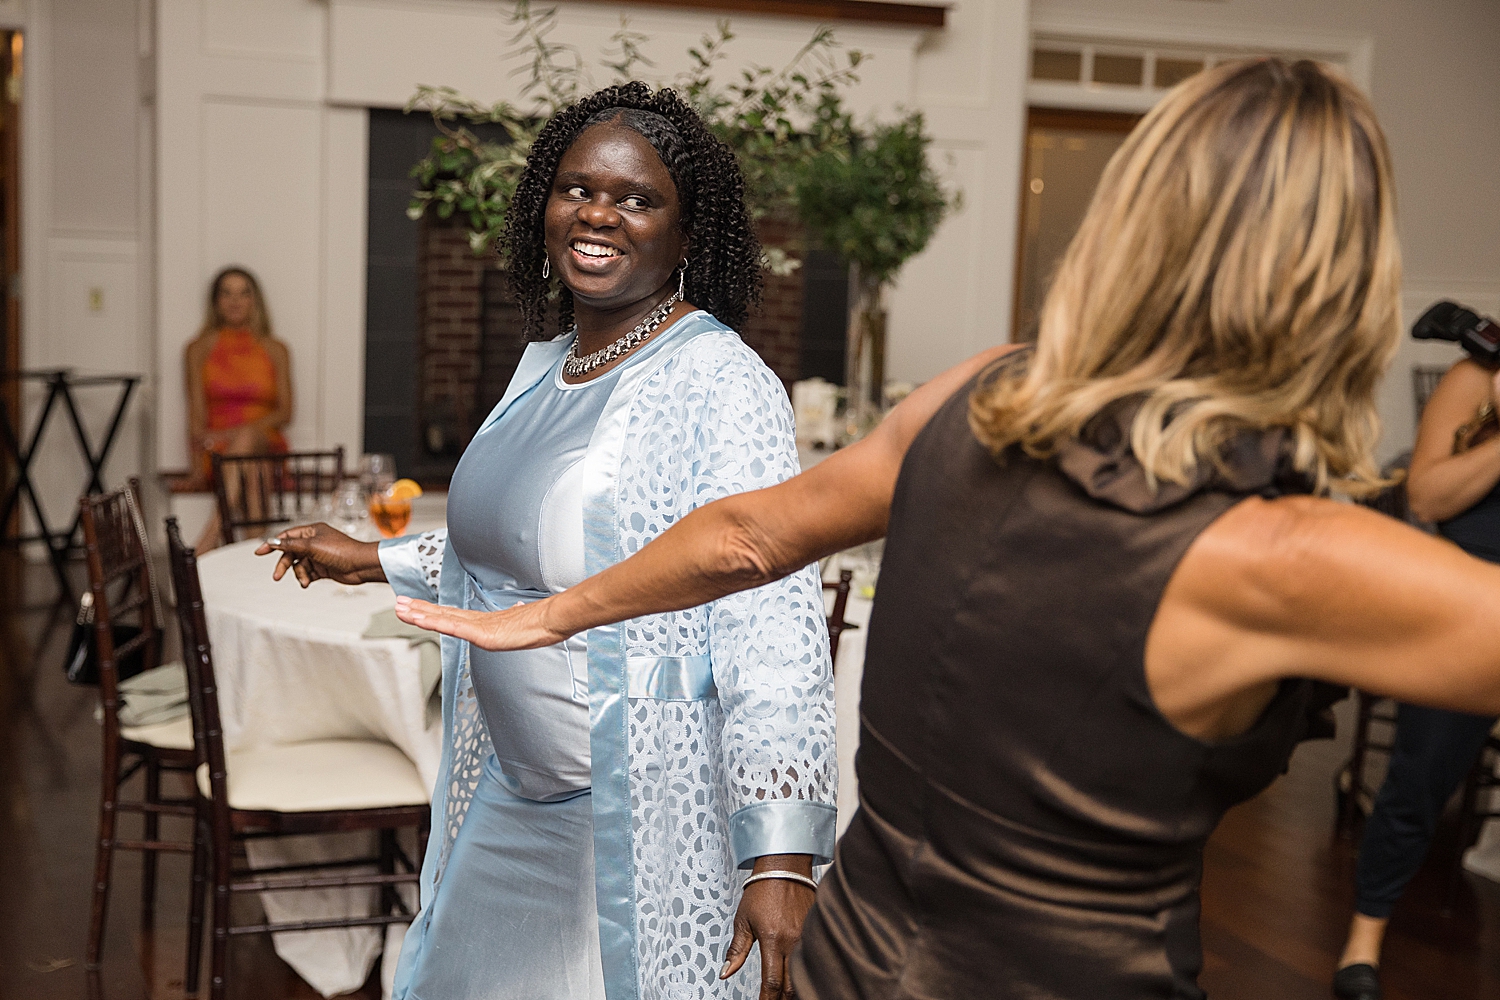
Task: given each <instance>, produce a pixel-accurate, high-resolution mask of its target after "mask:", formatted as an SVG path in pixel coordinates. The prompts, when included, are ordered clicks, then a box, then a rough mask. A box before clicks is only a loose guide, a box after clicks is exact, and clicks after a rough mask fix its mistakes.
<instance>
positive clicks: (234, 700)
mask: <svg viewBox="0 0 1500 1000" xmlns="http://www.w3.org/2000/svg"><path fill="white" fill-rule="evenodd" d="M259 544H260V543H259V542H254V541H250V542H240V543H238V544H236V545H228V546H225V547H224V548H221V549H215V550H213V551H212V552H208V553H205V554H204V556H203V557H202V558H201V559H199V560H198V572H199V575H200V577H201V578H202V581H203V605H204V614H205V617H206V618H207V619H208V635H209V641H210V642H211V643H212V644H213V657H214V672H215V674H216V675H217V680H218V685H219V708H220V711H221V712H222V714H223V723H224V743H225V746H226V747H227V748H229V749H248V748H250V747H255V746H265V745H267V744H277V743H300V742H304V741H307V740H330V739H359V740H384V741H386V742H388V743H391V744H394V745H395V746H396V747H397V748H398V749H400V750H401V752H402V753H404V754H406V755H407V756H408V757H410V758H411V760H412V763H414V764H416V765H417V770H418V772H419V773H420V774H421V775H422V778H423V780H424V781H426V782H428V783H429V784H431V783H432V782H433V781H435V780H436V778H437V769H438V760H439V758H440V757H441V745H440V744H441V742H442V733H441V726H440V725H438V724H436V723H435V722H433V724H431V725H429V718H428V713H427V711H426V703H427V696H428V694H429V692H427V691H424V690H422V677H421V663H420V654H419V652H418V651H417V650H416V649H415V648H413V647H412V646H411V645H410V644H409V643H408V642H407V641H406V640H405V639H366V638H364V637H363V636H364V632H365V630H366V629H368V628H369V627H370V619H371V617H372V616H374V615H376V614H378V613H380V612H382V611H389V610H391V609H392V608H394V607H395V606H396V595H395V592H394V591H392V590H391V588H390V586H389V585H388V584H384V583H374V584H364V585H362V586H358V587H350V586H346V585H344V584H340V583H334V582H333V581H331V580H319V581H318V582H316V583H314V584H313V585H312V586H311V587H308V588H307V589H306V590H304V589H302V587H301V586H299V585H298V583H297V581H296V580H295V579H294V578H293V577H292V576H291V574H287V576H285V577H283V578H282V579H281V580H280V581H279V582H277V581H273V580H272V579H271V569H272V567H273V566H274V565H275V563H274V561H273V559H272V557H270V556H265V557H261V556H256V555H255V554H254V551H255V548H256V546H257V545H259Z"/></svg>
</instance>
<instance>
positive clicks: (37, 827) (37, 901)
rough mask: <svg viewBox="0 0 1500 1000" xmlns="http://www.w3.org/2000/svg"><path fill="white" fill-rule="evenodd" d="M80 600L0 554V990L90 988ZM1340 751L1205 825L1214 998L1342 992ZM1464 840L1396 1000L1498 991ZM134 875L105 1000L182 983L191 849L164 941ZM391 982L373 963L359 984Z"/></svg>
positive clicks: (1488, 997) (1437, 887)
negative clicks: (73, 680) (69, 671)
mask: <svg viewBox="0 0 1500 1000" xmlns="http://www.w3.org/2000/svg"><path fill="white" fill-rule="evenodd" d="M69 614H70V609H68V608H66V607H58V606H56V605H54V604H53V593H52V584H51V580H50V578H49V577H48V575H47V573H46V572H45V570H44V569H43V568H40V567H34V566H19V565H17V564H16V562H15V560H14V559H13V557H10V556H9V555H8V554H6V553H3V552H0V886H3V890H0V904H3V905H0V1000H64V998H66V1000H74V998H81V997H84V996H87V995H88V992H87V990H86V982H85V976H84V971H83V948H84V937H85V933H86V925H87V918H88V904H89V879H90V873H91V871H92V865H93V841H94V836H95V829H94V828H95V822H96V809H97V802H98V798H97V796H98V785H97V782H98V780H99V735H98V733H99V730H98V727H97V725H96V724H95V723H94V720H93V708H94V692H93V691H92V690H91V689H87V688H77V687H73V686H71V685H69V684H68V683H67V682H66V681H65V680H63V677H62V670H61V660H62V655H63V649H64V646H65V645H66V642H67V638H68V634H69V632H70V630H71V624H72V623H71V621H70V619H69ZM1343 755H1344V748H1343V746H1342V745H1335V744H1334V743H1332V742H1328V741H1324V742H1319V743H1308V744H1304V745H1303V747H1302V748H1301V749H1300V750H1299V751H1298V753H1297V755H1296V757H1295V758H1294V759H1293V761H1292V766H1291V768H1290V771H1289V773H1288V774H1287V775H1286V776H1285V777H1283V778H1282V779H1281V780H1279V781H1278V782H1277V783H1276V784H1275V785H1273V786H1272V787H1271V788H1270V789H1269V790H1268V791H1267V792H1266V793H1265V794H1263V795H1261V796H1260V797H1259V798H1257V799H1255V800H1254V801H1252V802H1248V803H1246V804H1245V805H1243V806H1241V807H1239V808H1237V809H1235V810H1234V811H1233V812H1231V813H1230V814H1229V816H1228V817H1226V819H1225V821H1224V823H1223V825H1222V826H1221V827H1220V828H1219V830H1218V832H1217V833H1215V835H1214V837H1213V839H1212V840H1211V841H1210V843H1209V847H1208V852H1207V855H1206V858H1205V874H1204V883H1203V943H1204V951H1205V965H1204V971H1203V976H1202V983H1203V985H1204V987H1205V988H1206V989H1207V991H1208V993H1209V996H1211V997H1212V998H1213V1000H1325V998H1327V997H1328V996H1329V992H1328V981H1329V977H1330V976H1331V975H1332V972H1333V963H1334V960H1335V958H1336V957H1337V954H1338V950H1339V948H1340V946H1341V945H1342V942H1343V933H1344V928H1345V925H1346V923H1347V921H1348V917H1349V909H1350V906H1351V905H1352V899H1353V887H1352V880H1353V871H1354V856H1355V845H1354V844H1353V843H1349V842H1345V841H1339V840H1335V839H1334V838H1333V836H1332V832H1331V831H1332V829H1333V797H1332V794H1331V787H1332V784H1331V781H1332V774H1333V772H1334V769H1335V767H1336V766H1337V763H1338V761H1340V760H1342V758H1343ZM122 822H124V823H130V822H133V820H132V819H131V818H128V817H127V818H125V819H124V820H123V821H122ZM1454 840H1455V838H1454V835H1453V830H1452V829H1449V828H1445V830H1444V832H1443V835H1442V836H1440V838H1439V841H1438V843H1437V844H1436V845H1435V847H1434V850H1433V853H1432V856H1431V858H1429V861H1428V864H1427V866H1426V867H1425V868H1424V870H1423V871H1422V873H1421V875H1420V876H1419V877H1418V878H1417V880H1416V882H1415V883H1414V884H1413V885H1412V887H1411V889H1410V890H1409V891H1408V893H1407V895H1406V898H1405V899H1403V900H1402V902H1401V905H1400V906H1399V907H1398V909H1397V911H1396V914H1395V917H1394V919H1393V921H1392V925H1391V932H1390V936H1389V938H1388V942H1387V947H1386V953H1385V963H1384V975H1385V982H1386V996H1387V997H1388V998H1389V1000H1493V998H1495V997H1500V885H1496V884H1495V883H1491V882H1488V881H1486V880H1483V879H1478V878H1474V877H1472V876H1467V875H1466V876H1465V877H1464V879H1463V883H1462V885H1461V886H1460V888H1459V891H1458V894H1457V902H1456V905H1455V907H1454V912H1453V913H1452V915H1451V916H1445V915H1444V914H1443V912H1442V908H1443V902H1444V899H1443V897H1444V887H1445V881H1444V880H1445V878H1446V874H1447V869H1448V866H1449V865H1451V863H1452V859H1453V851H1454ZM139 879H140V860H139V856H138V855H135V854H132V853H130V852H122V853H120V854H119V855H117V860H116V867H115V877H114V883H113V888H112V892H111V897H110V899H111V906H110V914H109V924H108V934H107V937H106V948H105V958H104V971H103V975H102V977H101V984H100V985H101V987H102V997H103V998H105V1000H147V998H156V1000H160V998H176V997H180V996H181V995H182V992H183V984H182V966H183V950H184V947H185V938H186V929H185V928H186V899H187V863H186V858H185V857H181V856H170V855H168V856H164V857H163V859H162V862H161V874H160V888H159V890H158V910H157V921H156V925H157V929H156V932H155V934H154V935H153V938H154V940H151V939H146V938H143V937H142V936H141V935H140V933H139V931H138V928H139V925H140V912H139V911H140V903H139V900H140V895H139V893H140V886H139ZM243 902H244V904H245V905H247V906H251V907H253V906H254V905H255V904H254V902H253V900H244V901H243ZM249 916H250V914H243V915H240V916H239V917H237V919H240V918H248V917H249ZM231 982H232V988H231V991H230V992H231V995H232V996H233V997H235V998H237V1000H238V998H244V1000H250V998H254V1000H282V998H287V1000H291V998H296V1000H303V998H306V1000H312V998H314V997H316V996H317V994H316V992H314V991H313V990H312V988H311V987H309V986H308V985H307V984H306V983H304V982H302V980H301V979H299V978H298V977H297V976H296V974H295V973H293V972H292V971H291V970H290V969H289V968H288V967H287V966H286V965H285V963H283V962H282V961H281V960H280V959H279V958H277V957H276V954H275V952H274V951H273V950H272V948H271V944H270V942H269V940H267V939H265V938H251V939H239V940H237V941H236V942H235V944H234V950H233V976H232V980H231ZM379 994H380V990H379V980H378V967H377V974H376V975H375V976H372V978H371V981H370V982H369V983H367V984H366V985H365V987H364V989H363V990H362V991H361V992H360V994H358V995H359V996H366V997H378V996H379ZM1079 1000H1086V998H1079Z"/></svg>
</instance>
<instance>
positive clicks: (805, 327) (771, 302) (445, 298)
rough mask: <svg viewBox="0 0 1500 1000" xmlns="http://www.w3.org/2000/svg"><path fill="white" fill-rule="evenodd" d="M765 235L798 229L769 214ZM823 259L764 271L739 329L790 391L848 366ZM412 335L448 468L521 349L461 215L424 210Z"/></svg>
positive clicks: (509, 313) (438, 449)
mask: <svg viewBox="0 0 1500 1000" xmlns="http://www.w3.org/2000/svg"><path fill="white" fill-rule="evenodd" d="M760 235H761V239H762V241H763V242H765V243H766V245H768V246H785V245H787V244H788V243H789V242H791V241H793V240H794V239H795V238H796V237H797V235H798V234H797V232H796V230H795V229H794V228H793V226H792V225H790V224H787V223H785V222H779V221H773V222H770V223H768V224H765V225H763V226H762V228H761V234H760ZM826 257H827V255H823V256H822V257H819V256H818V255H812V257H811V259H810V260H808V261H807V262H806V264H805V266H804V267H803V268H799V269H798V270H796V271H793V272H792V273H791V274H790V275H786V276H777V275H773V274H770V273H767V274H766V275H765V292H764V296H763V298H762V301H761V305H760V307H759V309H757V310H754V311H753V312H752V314H751V317H750V320H749V322H748V323H746V324H745V328H744V329H743V330H741V331H740V335H741V336H742V337H743V338H744V340H745V342H746V343H747V344H749V345H750V347H751V348H753V349H754V350H755V351H756V352H757V353H758V354H760V356H761V357H762V358H763V359H764V360H765V362H766V364H767V365H768V366H770V368H771V370H772V371H774V372H775V373H776V374H777V376H778V377H779V378H780V379H781V380H782V382H783V383H785V384H786V385H787V387H788V391H790V387H791V383H792V382H793V381H795V380H797V379H799V378H802V377H804V375H805V374H822V375H824V377H830V375H833V376H835V380H837V378H836V374H837V372H838V370H839V369H840V368H841V366H842V361H841V359H840V360H838V362H837V363H836V364H835V365H833V366H829V365H828V364H827V363H826V362H827V361H828V360H829V359H828V358H826V357H825V356H826V355H827V354H828V353H829V350H828V345H830V344H835V345H836V344H841V343H842V339H843V325H842V311H843V306H842V296H841V295H839V294H838V293H839V292H841V291H842V289H841V287H840V281H841V280H842V279H841V274H842V269H841V268H840V267H838V266H837V262H836V261H835V262H833V263H834V267H833V268H832V270H831V271H830V268H829V267H828V263H829V262H828V260H827V259H826ZM830 279H831V280H830ZM808 288H812V289H814V291H815V292H821V294H819V295H818V304H819V305H820V306H821V307H822V308H821V309H815V310H813V312H814V316H813V317H809V315H807V310H804V308H803V306H804V299H805V297H806V294H807V289H808ZM835 300H837V301H835ZM830 305H831V306H833V308H832V309H830V308H828V307H829V306H830ZM810 318H812V319H814V320H815V322H814V323H813V324H812V326H813V328H812V329H809V323H808V321H809V319H810ZM824 328H828V329H824ZM416 333H417V338H416V339H417V352H416V353H417V357H416V360H417V386H416V389H417V401H416V402H417V406H416V417H417V422H418V428H417V432H418V436H419V440H420V442H421V447H422V450H423V451H424V452H425V456H426V458H427V459H431V460H435V462H436V464H437V465H439V466H442V465H445V464H446V465H448V466H449V467H450V468H451V463H453V462H455V461H456V460H457V457H458V455H459V454H460V453H461V452H462V450H463V448H464V446H465V445H466V444H467V443H468V441H469V438H470V437H471V436H472V435H473V433H474V432H475V430H477V429H478V426H479V423H480V422H481V421H483V419H484V418H485V416H486V415H487V414H488V413H489V411H490V409H491V408H492V407H493V406H494V405H495V403H496V402H498V401H499V399H500V396H501V395H502V394H503V393H504V391H505V387H506V385H507V384H508V382H509V381H510V377H511V375H512V373H514V371H515V368H516V365H517V363H518V362H519V361H520V358H521V352H522V351H523V350H524V348H525V344H524V342H523V341H522V339H521V334H520V315H519V312H518V310H517V309H516V307H515V305H514V303H513V302H512V301H511V299H510V295H509V291H508V288H507V285H506V281H505V275H504V272H503V271H501V270H500V269H499V260H498V258H497V256H496V255H495V254H494V253H493V252H490V253H487V254H484V255H482V256H476V255H475V254H474V253H473V252H472V251H471V250H470V249H469V243H468V232H467V230H466V229H465V228H464V226H463V225H462V223H460V222H458V221H457V220H446V221H445V220H439V219H435V218H426V219H424V220H423V221H422V222H421V223H420V225H419V229H418V248H417V301H416ZM805 341H809V342H812V343H805ZM808 347H813V348H814V349H813V350H811V351H809V350H807V349H806V348H808ZM820 351H821V353H820ZM829 367H831V368H832V371H831V372H829V371H825V370H824V369H826V368H829ZM809 369H816V370H809ZM445 460H446V461H445Z"/></svg>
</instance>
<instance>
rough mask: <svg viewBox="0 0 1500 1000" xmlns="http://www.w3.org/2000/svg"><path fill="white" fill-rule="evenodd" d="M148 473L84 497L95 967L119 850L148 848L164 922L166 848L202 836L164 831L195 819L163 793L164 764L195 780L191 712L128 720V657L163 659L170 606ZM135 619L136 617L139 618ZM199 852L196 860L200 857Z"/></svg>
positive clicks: (145, 880) (148, 914) (144, 886)
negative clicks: (94, 804) (96, 792)
mask: <svg viewBox="0 0 1500 1000" xmlns="http://www.w3.org/2000/svg"><path fill="white" fill-rule="evenodd" d="M139 490H140V484H139V481H138V480H135V479H132V480H131V481H130V485H129V486H126V487H125V488H124V489H118V490H115V491H113V492H110V493H100V494H94V495H92V496H86V497H83V498H81V499H80V500H79V510H80V512H81V523H82V525H83V538H84V544H85V546H86V548H87V552H88V570H89V587H90V591H91V594H92V598H93V608H94V641H95V650H96V653H97V657H98V662H99V695H100V702H101V704H102V708H103V727H104V733H103V736H104V740H103V743H104V766H103V775H102V778H103V780H102V783H101V789H100V796H99V841H98V844H97V846H96V853H95V860H94V886H93V905H92V907H91V914H90V918H89V937H88V949H87V952H86V959H85V962H86V967H87V969H88V970H89V971H90V972H97V971H98V969H99V960H100V955H101V953H102V950H103V944H104V921H105V913H106V911H107V909H108V904H109V883H110V875H111V871H112V866H113V862H114V853H115V851H120V850H133V851H140V852H142V863H141V930H142V932H143V933H149V932H150V931H151V930H152V928H153V927H154V925H155V913H156V855H157V853H158V852H160V851H172V852H183V853H192V852H194V850H195V843H196V841H195V840H182V841H170V840H162V839H161V836H160V819H161V817H162V816H180V817H184V818H186V819H187V820H188V821H189V822H190V823H191V822H192V821H193V818H194V816H195V815H196V812H195V807H194V800H193V799H192V798H185V799H163V798H162V797H161V776H162V773H163V772H173V771H175V772H181V773H182V774H184V775H185V779H186V780H187V781H191V780H192V775H193V769H194V767H195V761H194V757H193V733H192V723H191V720H190V719H189V718H188V717H187V716H184V717H182V718H180V719H177V720H174V721H172V722H164V723H159V724H156V725H146V726H122V725H121V724H120V712H119V710H120V694H119V680H120V679H119V671H118V669H117V664H118V662H119V661H120V660H121V659H123V658H124V657H127V656H130V655H131V654H132V653H133V652H135V651H137V650H140V651H141V652H142V653H143V656H144V661H145V666H146V667H147V668H148V669H149V668H151V667H155V666H158V665H159V663H160V658H161V649H162V643H161V639H162V631H161V630H162V626H163V624H164V622H163V621H162V611H161V600H160V597H159V594H158V592H157V588H156V584H155V579H154V577H153V574H152V568H151V553H150V551H149V549H148V548H147V544H146V541H145V521H144V520H143V519H142V517H141V513H140V501H139V496H140V493H139ZM129 619H135V622H134V623H132V622H130V621H129ZM126 624H137V625H138V627H139V628H140V631H139V632H138V633H137V634H136V635H135V636H133V637H132V638H130V639H129V640H128V641H125V642H122V643H120V644H119V645H116V641H115V640H116V631H115V626H117V625H126ZM138 771H139V772H142V774H143V777H144V789H143V793H142V797H141V798H140V799H138V800H132V799H122V798H121V797H120V786H121V785H123V784H124V783H125V782H126V781H128V780H129V779H130V778H131V777H132V776H134V775H135V774H136V772H138ZM121 812H136V813H140V814H141V816H142V822H143V832H142V835H141V837H140V839H129V838H123V839H122V838H120V837H118V836H117V830H116V826H117V823H118V817H119V814H120V813H121ZM200 860H201V859H199V858H198V857H197V856H196V855H195V858H194V864H195V867H196V865H197V864H198V863H199V862H200ZM189 913H190V917H189V937H188V951H187V970H188V977H189V979H196V978H197V973H198V962H199V959H200V956H201V950H202V949H201V942H202V938H203V933H202V931H203V903H202V894H201V893H198V894H196V895H195V896H194V897H193V899H192V900H191V902H190V909H189Z"/></svg>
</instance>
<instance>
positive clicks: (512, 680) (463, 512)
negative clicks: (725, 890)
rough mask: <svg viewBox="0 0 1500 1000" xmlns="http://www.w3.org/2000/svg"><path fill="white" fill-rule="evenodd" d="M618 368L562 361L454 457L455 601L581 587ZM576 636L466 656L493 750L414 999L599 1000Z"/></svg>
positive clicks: (581, 649)
mask: <svg viewBox="0 0 1500 1000" xmlns="http://www.w3.org/2000/svg"><path fill="white" fill-rule="evenodd" d="M660 342H661V340H659V339H653V340H651V341H648V342H647V343H646V345H644V346H643V347H641V348H639V349H638V350H637V351H636V352H635V353H634V354H633V355H631V357H630V358H629V359H628V360H627V361H626V362H625V364H624V365H622V366H621V367H620V368H616V369H615V370H614V371H612V372H610V373H609V374H607V375H604V376H601V377H599V378H596V379H594V380H592V381H590V382H585V383H582V384H580V385H567V384H565V383H564V382H563V381H562V372H561V363H560V362H559V364H558V365H557V366H555V367H554V369H553V371H552V372H551V373H550V374H549V375H548V376H547V377H546V378H543V379H542V380H541V381H540V382H539V383H538V384H537V385H536V386H535V387H534V388H532V389H531V390H530V391H529V392H528V393H527V395H526V396H524V397H522V398H521V399H518V400H517V401H516V403H515V405H513V406H511V407H510V409H509V410H508V411H507V412H506V414H505V415H504V416H503V417H502V418H501V419H500V420H499V421H497V422H496V423H494V424H493V425H491V426H490V427H488V428H486V429H484V430H483V431H482V432H480V434H478V435H477V436H476V437H475V438H474V440H473V441H472V442H471V443H470V445H469V447H468V449H467V450H466V451H465V452H464V456H463V458H462V460H461V461H460V462H459V464H458V468H457V470H456V471H455V472H454V474H453V481H452V484H451V487H450V490H449V493H448V544H449V546H451V547H452V550H453V552H454V554H455V555H456V556H457V557H458V559H459V561H460V563H461V564H462V565H463V568H464V570H465V571H466V573H467V575H468V578H469V581H468V582H469V585H468V587H467V588H466V589H467V591H468V593H469V599H468V602H467V604H468V606H469V607H470V608H474V609H478V610H496V609H499V608H507V607H510V606H511V605H514V604H516V603H518V602H526V601H533V600H538V599H540V598H542V597H545V596H547V595H548V594H554V593H557V592H558V591H561V590H564V589H566V588H567V587H570V586H572V585H573V584H576V583H578V582H579V581H581V580H582V579H583V578H584V577H585V576H586V575H587V573H586V572H585V569H584V538H583V459H584V456H585V454H586V453H587V451H588V445H589V440H590V438H591V436H592V435H593V432H594V426H595V425H596V424H597V423H598V421H599V417H600V414H601V413H602V412H603V411H604V407H605V404H606V403H607V401H608V399H609V394H610V391H611V390H612V389H613V388H614V385H615V383H616V381H617V380H618V375H619V373H620V372H621V371H623V370H624V369H625V368H628V367H630V366H632V365H636V364H639V363H641V362H643V361H644V360H645V359H646V358H648V357H649V356H651V355H652V354H653V353H655V349H656V345H657V344H658V343H660ZM587 652H588V646H587V639H586V638H585V636H583V635H578V636H574V637H573V638H571V639H569V640H568V641H567V642H564V643H560V644H558V645H556V646H549V647H547V648H545V649H532V650H522V651H518V652H504V653H493V652H487V651H485V650H481V649H478V648H472V647H471V650H470V654H469V655H470V660H469V664H470V672H471V674H472V676H473V679H474V691H475V696H476V698H477V699H478V702H479V707H480V711H481V712H482V714H483V715H484V721H485V725H486V727H487V728H488V730H489V733H490V737H491V739H492V741H493V743H494V748H495V752H494V754H493V755H492V756H491V757H490V758H489V759H488V760H487V761H486V762H485V768H484V774H483V777H482V779H481V780H480V783H479V788H478V790H477V791H476V793H475V796H474V799H473V802H472V804H471V805H470V807H469V812H468V814H467V816H466V817H465V819H464V822H463V825H462V827H461V828H460V830H459V833H458V837H457V839H456V840H455V842H454V845H453V851H452V854H451V855H450V858H449V861H448V866H447V868H446V870H445V871H444V873H443V891H442V892H441V893H439V894H438V895H437V897H436V899H435V901H434V903H433V907H434V908H433V912H432V915H431V921H430V923H429V925H428V929H427V933H426V935H425V940H424V941H423V943H422V947H421V949H420V950H418V951H417V952H416V954H414V955H409V956H407V955H404V956H403V958H407V959H409V960H411V961H413V962H414V963H415V964H416V968H414V969H413V970H412V978H411V983H412V991H411V996H412V997H413V998H414V1000H500V998H511V997H535V998H547V1000H603V998H604V977H603V968H602V965H601V962H600V957H599V927H598V913H597V908H596V905H595V897H594V850H593V815H592V812H591V807H592V803H591V801H590V796H589V785H590V773H589V692H588V664H587Z"/></svg>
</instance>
